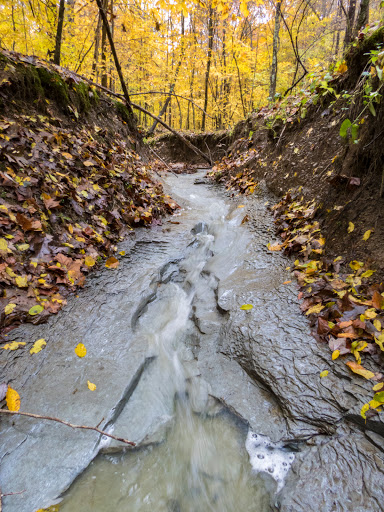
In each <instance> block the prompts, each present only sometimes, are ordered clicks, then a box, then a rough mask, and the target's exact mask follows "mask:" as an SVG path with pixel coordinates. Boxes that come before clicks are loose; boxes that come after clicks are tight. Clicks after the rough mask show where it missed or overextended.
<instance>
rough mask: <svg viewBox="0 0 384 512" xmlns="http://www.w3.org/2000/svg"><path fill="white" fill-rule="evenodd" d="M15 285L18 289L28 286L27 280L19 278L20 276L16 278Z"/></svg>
mask: <svg viewBox="0 0 384 512" xmlns="http://www.w3.org/2000/svg"><path fill="white" fill-rule="evenodd" d="M15 281H16V284H17V286H18V287H19V288H26V287H27V286H28V279H27V277H21V276H17V277H16V279H15Z"/></svg>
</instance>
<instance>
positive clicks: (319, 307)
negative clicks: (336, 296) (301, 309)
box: [305, 304, 325, 315]
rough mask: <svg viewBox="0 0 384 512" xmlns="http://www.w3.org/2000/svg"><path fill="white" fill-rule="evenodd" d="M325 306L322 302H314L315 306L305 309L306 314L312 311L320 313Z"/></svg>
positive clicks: (310, 313)
mask: <svg viewBox="0 0 384 512" xmlns="http://www.w3.org/2000/svg"><path fill="white" fill-rule="evenodd" d="M324 308H325V306H323V305H322V304H316V305H315V306H312V307H311V308H309V309H308V311H306V313H305V314H306V315H312V314H313V313H320V311H322V310H323V309H324Z"/></svg>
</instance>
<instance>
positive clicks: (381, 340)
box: [375, 333, 384, 352]
mask: <svg viewBox="0 0 384 512" xmlns="http://www.w3.org/2000/svg"><path fill="white" fill-rule="evenodd" d="M375 342H376V343H377V344H378V345H379V347H380V349H381V350H382V351H383V352H384V333H382V334H380V336H379V337H378V338H376V337H375Z"/></svg>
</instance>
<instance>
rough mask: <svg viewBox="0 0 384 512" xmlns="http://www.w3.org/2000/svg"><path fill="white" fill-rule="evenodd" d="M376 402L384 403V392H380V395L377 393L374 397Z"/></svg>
mask: <svg viewBox="0 0 384 512" xmlns="http://www.w3.org/2000/svg"><path fill="white" fill-rule="evenodd" d="M373 399H374V400H375V401H376V402H380V403H381V404H382V403H384V391H380V393H376V394H375V395H374V397H373Z"/></svg>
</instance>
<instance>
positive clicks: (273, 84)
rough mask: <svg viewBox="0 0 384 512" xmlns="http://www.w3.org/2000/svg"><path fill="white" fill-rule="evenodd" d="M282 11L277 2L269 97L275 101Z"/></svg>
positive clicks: (279, 3)
mask: <svg viewBox="0 0 384 512" xmlns="http://www.w3.org/2000/svg"><path fill="white" fill-rule="evenodd" d="M280 11H281V1H278V2H277V3H276V12H275V28H274V31H273V49H272V66H271V75H270V79H269V97H270V98H271V101H273V99H274V97H275V94H276V82H277V52H278V51H279V42H280V40H279V31H280Z"/></svg>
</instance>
